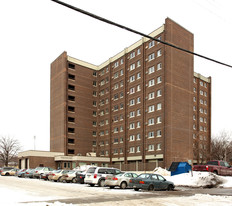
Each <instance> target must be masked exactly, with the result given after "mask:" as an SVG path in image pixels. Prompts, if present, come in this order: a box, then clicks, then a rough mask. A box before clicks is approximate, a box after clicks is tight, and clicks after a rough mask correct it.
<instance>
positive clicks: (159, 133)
mask: <svg viewBox="0 0 232 206" xmlns="http://www.w3.org/2000/svg"><path fill="white" fill-rule="evenodd" d="M156 137H161V130H160V129H159V130H157V131H156Z"/></svg>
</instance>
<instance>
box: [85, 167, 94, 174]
mask: <svg viewBox="0 0 232 206" xmlns="http://www.w3.org/2000/svg"><path fill="white" fill-rule="evenodd" d="M95 170H96V167H90V168H89V169H88V171H87V173H94V172H95Z"/></svg>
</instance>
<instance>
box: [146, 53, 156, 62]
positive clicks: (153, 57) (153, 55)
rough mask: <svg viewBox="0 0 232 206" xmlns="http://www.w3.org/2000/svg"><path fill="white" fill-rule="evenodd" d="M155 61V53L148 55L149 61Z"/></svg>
mask: <svg viewBox="0 0 232 206" xmlns="http://www.w3.org/2000/svg"><path fill="white" fill-rule="evenodd" d="M153 59H155V53H152V54H150V55H148V61H151V60H153Z"/></svg>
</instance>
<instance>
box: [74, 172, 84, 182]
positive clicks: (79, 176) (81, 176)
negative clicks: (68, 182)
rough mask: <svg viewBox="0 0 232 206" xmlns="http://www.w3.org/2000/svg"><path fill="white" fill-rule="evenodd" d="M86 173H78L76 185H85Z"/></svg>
mask: <svg viewBox="0 0 232 206" xmlns="http://www.w3.org/2000/svg"><path fill="white" fill-rule="evenodd" d="M85 175H86V171H78V172H77V173H76V183H80V184H84V183H85V182H84V181H85Z"/></svg>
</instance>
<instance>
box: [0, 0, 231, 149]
mask: <svg viewBox="0 0 232 206" xmlns="http://www.w3.org/2000/svg"><path fill="white" fill-rule="evenodd" d="M64 1H65V2H67V3H69V4H72V5H74V6H76V7H79V8H81V9H84V10H87V11H89V12H92V13H95V14H97V15H100V16H102V17H105V18H108V19H110V20H112V21H115V22H117V23H120V24H123V25H125V26H128V27H131V28H133V29H135V30H138V31H140V32H143V33H145V34H149V33H150V32H152V31H153V30H155V29H157V28H158V27H160V26H161V25H162V24H164V22H165V18H166V17H169V18H171V19H173V20H174V21H176V22H177V23H179V24H180V25H182V26H183V27H185V28H186V29H188V30H189V31H190V32H192V33H193V34H194V47H195V52H196V53H200V54H202V55H206V56H208V57H210V58H215V59H217V60H219V61H222V62H225V63H227V64H230V65H232V59H231V48H232V39H231V36H232V29H231V25H232V14H231V8H232V1H231V0H204V1H202V0H188V1H186V0H162V1H161V0H127V1H125V0H117V1H116V0H111V1H109V0H98V1H96V0H64ZM0 28H1V30H0V31H1V32H0V96H1V102H0V136H11V137H14V138H16V139H19V141H20V142H21V144H22V146H23V150H28V149H34V136H36V147H35V148H36V149H37V150H49V138H50V131H49V128H50V64H51V62H52V61H53V60H54V59H55V58H56V57H58V56H59V55H60V54H61V53H62V52H63V51H67V52H68V55H70V56H72V57H75V58H78V59H81V60H83V61H87V62H90V63H93V64H96V65H99V64H101V63H102V62H104V61H106V60H107V59H108V58H110V57H111V56H114V55H115V54H117V53H118V52H120V51H122V50H123V49H124V48H126V47H128V46H130V45H131V44H133V43H134V42H136V41H137V40H139V39H140V38H141V37H140V36H138V35H136V34H132V33H129V32H127V31H124V30H121V29H119V28H116V27H113V26H111V25H107V24H105V23H103V22H99V21H97V20H95V19H92V18H90V17H87V16H84V15H83V14H80V13H77V12H75V11H72V10H70V9H68V8H65V7H63V6H61V5H58V4H56V3H55V2H52V1H50V0H40V1H32V0H20V1H18V0H7V1H0ZM194 64H195V71H196V72H198V73H201V74H202V75H204V76H211V77H212V134H216V133H218V132H220V131H222V130H223V129H225V130H227V131H231V130H232V128H231V121H230V120H231V117H232V110H231V109H230V107H231V105H232V96H231V93H230V89H231V88H232V81H231V76H232V69H231V68H229V67H225V66H221V65H219V64H216V63H212V62H209V61H207V60H202V59H199V58H197V57H195V62H194Z"/></svg>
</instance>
